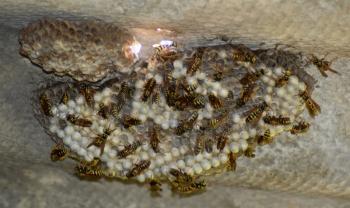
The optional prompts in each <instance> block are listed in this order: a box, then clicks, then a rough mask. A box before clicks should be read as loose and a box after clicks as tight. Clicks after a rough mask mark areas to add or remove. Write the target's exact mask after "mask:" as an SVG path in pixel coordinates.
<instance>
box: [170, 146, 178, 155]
mask: <svg viewBox="0 0 350 208" xmlns="http://www.w3.org/2000/svg"><path fill="white" fill-rule="evenodd" d="M171 154H172V155H173V156H174V157H178V156H179V155H180V151H179V149H178V148H176V147H173V148H172V149H171Z"/></svg>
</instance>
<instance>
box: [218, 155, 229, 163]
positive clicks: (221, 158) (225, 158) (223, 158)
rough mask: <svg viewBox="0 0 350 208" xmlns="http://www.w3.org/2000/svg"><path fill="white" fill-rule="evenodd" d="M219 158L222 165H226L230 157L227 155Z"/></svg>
mask: <svg viewBox="0 0 350 208" xmlns="http://www.w3.org/2000/svg"><path fill="white" fill-rule="evenodd" d="M219 158H220V162H221V163H226V162H227V160H228V157H227V155H226V154H220V156H219Z"/></svg>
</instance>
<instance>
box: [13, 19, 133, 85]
mask: <svg viewBox="0 0 350 208" xmlns="http://www.w3.org/2000/svg"><path fill="white" fill-rule="evenodd" d="M19 41H20V44H21V48H20V53H21V54H22V55H23V56H25V57H27V58H29V59H30V60H31V61H32V62H33V63H35V64H37V65H39V66H40V67H42V68H43V69H44V70H45V71H47V72H53V73H55V74H56V75H59V76H62V75H69V76H71V77H72V78H74V79H75V80H78V81H90V82H96V81H98V80H101V79H103V78H104V77H105V76H106V75H107V74H108V73H109V72H111V71H114V70H121V71H122V70H125V69H126V68H127V67H129V66H130V65H131V64H132V63H133V62H134V59H135V58H136V57H135V56H134V54H133V50H132V48H133V46H135V44H137V42H136V41H135V40H134V38H133V36H131V35H130V34H129V33H128V32H127V31H126V30H123V29H120V28H118V27H117V26H115V25H113V24H109V23H105V22H102V21H97V20H91V21H81V22H78V21H65V20H54V19H42V20H39V21H37V22H34V23H31V24H29V25H28V26H27V27H26V28H24V29H22V31H21V33H20V38H19Z"/></svg>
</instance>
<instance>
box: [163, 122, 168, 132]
mask: <svg viewBox="0 0 350 208" xmlns="http://www.w3.org/2000/svg"><path fill="white" fill-rule="evenodd" d="M161 126H162V129H165V130H166V129H169V123H168V122H164V123H162V124H161Z"/></svg>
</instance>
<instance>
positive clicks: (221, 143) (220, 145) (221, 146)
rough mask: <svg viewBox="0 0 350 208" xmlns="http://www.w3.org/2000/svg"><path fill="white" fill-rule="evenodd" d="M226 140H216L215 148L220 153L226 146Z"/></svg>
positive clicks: (225, 137) (225, 138) (222, 138)
mask: <svg viewBox="0 0 350 208" xmlns="http://www.w3.org/2000/svg"><path fill="white" fill-rule="evenodd" d="M227 140H228V138H227V136H219V137H218V138H217V144H216V148H217V149H218V150H220V151H222V150H223V149H224V148H225V146H226V143H227Z"/></svg>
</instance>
